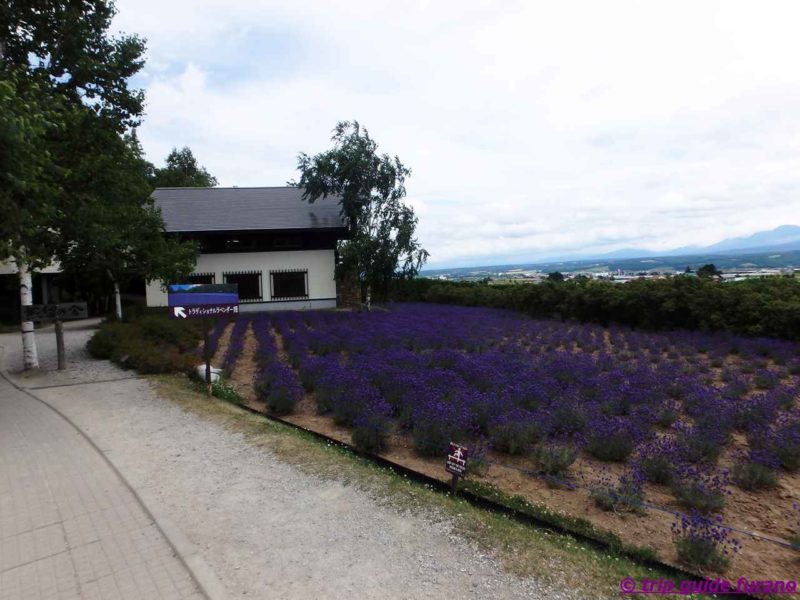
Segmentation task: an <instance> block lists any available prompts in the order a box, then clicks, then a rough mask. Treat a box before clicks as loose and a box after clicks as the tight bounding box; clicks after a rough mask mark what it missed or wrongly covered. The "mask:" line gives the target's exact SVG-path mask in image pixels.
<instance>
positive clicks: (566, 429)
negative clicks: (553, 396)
mask: <svg viewBox="0 0 800 600" xmlns="http://www.w3.org/2000/svg"><path fill="white" fill-rule="evenodd" d="M551 420H552V425H551V427H550V429H551V431H552V432H553V433H556V434H564V435H569V434H572V433H578V432H581V431H583V430H584V429H585V428H586V424H587V422H588V417H587V416H586V412H585V410H584V408H583V407H582V406H580V405H579V404H578V403H577V402H575V401H564V402H559V403H558V404H556V406H555V407H554V408H553V409H552V413H551Z"/></svg>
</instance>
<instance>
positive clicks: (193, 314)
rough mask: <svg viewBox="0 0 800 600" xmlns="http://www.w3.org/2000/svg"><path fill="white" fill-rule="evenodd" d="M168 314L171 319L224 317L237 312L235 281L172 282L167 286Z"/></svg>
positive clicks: (237, 296) (237, 299) (237, 301)
mask: <svg viewBox="0 0 800 600" xmlns="http://www.w3.org/2000/svg"><path fill="white" fill-rule="evenodd" d="M167 303H168V305H169V308H170V311H169V316H170V317H172V318H173V319H196V318H207V317H224V316H228V315H236V314H238V313H239V291H238V286H237V285H236V284H235V283H174V284H171V285H169V286H168V287H167Z"/></svg>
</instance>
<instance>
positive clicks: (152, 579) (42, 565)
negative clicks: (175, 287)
mask: <svg viewBox="0 0 800 600" xmlns="http://www.w3.org/2000/svg"><path fill="white" fill-rule="evenodd" d="M17 598H18V599H20V600H37V599H50V598H59V599H61V598H64V599H67V598H87V599H95V598H98V599H101V598H102V599H116V598H126V599H127V598H130V599H136V600H140V599H151V598H152V599H158V598H165V599H173V598H175V599H198V600H199V599H201V598H203V596H202V595H201V594H200V593H199V592H198V588H197V587H196V585H195V582H194V580H193V579H192V577H191V576H190V574H189V572H188V570H187V569H186V567H185V566H184V564H183V563H182V562H181V561H180V559H179V558H177V557H176V556H175V553H174V551H173V549H172V547H171V546H170V544H169V543H168V542H167V540H166V538H165V537H164V536H163V534H162V533H161V531H160V530H159V529H158V527H157V526H156V525H155V523H154V522H153V519H152V518H150V516H149V515H148V513H147V512H146V511H145V509H144V508H143V507H142V505H141V504H140V503H139V502H138V500H137V499H136V497H135V496H134V495H133V493H132V492H131V490H130V489H129V488H128V486H127V485H126V484H125V482H124V481H123V480H122V479H121V478H120V477H119V475H118V474H117V472H116V471H115V470H114V469H113V468H112V467H111V466H110V465H109V464H108V462H106V460H105V459H104V458H103V457H102V455H100V453H99V452H98V451H97V450H96V449H95V447H94V446H92V444H90V443H89V442H88V440H87V439H86V438H84V437H83V435H81V433H80V432H79V431H78V430H76V429H75V428H74V427H73V426H72V425H71V424H70V423H69V422H68V421H67V420H65V419H64V418H63V417H61V416H60V415H59V414H58V413H56V412H55V411H53V410H52V409H51V408H49V407H48V406H46V405H45V404H43V403H42V402H40V401H39V400H37V399H35V398H33V397H31V396H29V395H28V394H26V393H25V392H22V391H19V390H18V389H16V388H15V387H13V386H12V385H11V384H10V383H9V382H8V381H7V380H6V379H4V378H2V377H0V600H12V599H17Z"/></svg>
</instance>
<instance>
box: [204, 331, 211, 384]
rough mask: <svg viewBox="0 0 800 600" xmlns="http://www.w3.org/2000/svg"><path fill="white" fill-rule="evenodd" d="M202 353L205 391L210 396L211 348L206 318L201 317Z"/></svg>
mask: <svg viewBox="0 0 800 600" xmlns="http://www.w3.org/2000/svg"><path fill="white" fill-rule="evenodd" d="M203 355H204V356H205V359H206V393H207V394H208V396H209V397H211V348H210V347H209V342H208V319H203Z"/></svg>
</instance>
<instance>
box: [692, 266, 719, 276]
mask: <svg viewBox="0 0 800 600" xmlns="http://www.w3.org/2000/svg"><path fill="white" fill-rule="evenodd" d="M721 274H722V272H721V271H720V270H719V269H717V267H716V266H715V265H714V264H712V263H709V264H707V265H703V266H702V267H700V268H699V269H697V276H698V277H717V276H718V275H721Z"/></svg>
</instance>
